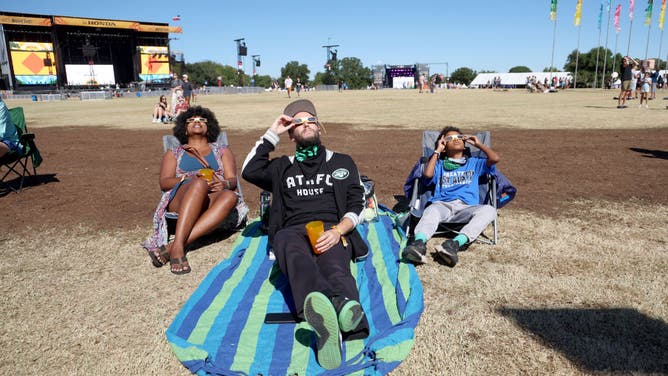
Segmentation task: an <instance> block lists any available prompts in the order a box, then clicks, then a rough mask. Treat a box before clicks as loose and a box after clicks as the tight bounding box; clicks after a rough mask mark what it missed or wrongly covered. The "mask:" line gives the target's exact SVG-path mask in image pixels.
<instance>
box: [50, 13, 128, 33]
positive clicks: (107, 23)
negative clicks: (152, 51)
mask: <svg viewBox="0 0 668 376" xmlns="http://www.w3.org/2000/svg"><path fill="white" fill-rule="evenodd" d="M53 21H54V22H55V23H56V25H67V26H87V27H102V28H111V29H132V30H139V29H140V24H139V22H134V21H117V20H100V19H95V18H76V17H62V16H59V17H53Z"/></svg>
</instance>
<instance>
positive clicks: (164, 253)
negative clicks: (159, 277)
mask: <svg viewBox="0 0 668 376" xmlns="http://www.w3.org/2000/svg"><path fill="white" fill-rule="evenodd" d="M148 256H149V257H150V258H151V262H152V263H153V266H155V267H156V268H159V267H162V266H165V264H167V260H169V251H168V250H167V247H165V246H164V245H161V246H160V248H159V249H154V250H151V251H149V252H148Z"/></svg>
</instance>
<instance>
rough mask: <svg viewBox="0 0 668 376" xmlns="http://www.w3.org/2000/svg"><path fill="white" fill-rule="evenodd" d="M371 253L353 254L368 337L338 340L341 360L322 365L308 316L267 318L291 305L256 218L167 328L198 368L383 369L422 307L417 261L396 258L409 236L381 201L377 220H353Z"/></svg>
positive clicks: (409, 339) (181, 355)
mask: <svg viewBox="0 0 668 376" xmlns="http://www.w3.org/2000/svg"><path fill="white" fill-rule="evenodd" d="M358 231H360V232H361V234H362V237H363V238H364V239H366V241H367V243H368V245H369V256H368V257H367V259H366V260H364V261H360V262H356V263H354V262H351V269H352V273H353V275H354V276H355V278H356V280H357V285H358V288H359V291H360V303H361V304H362V306H363V308H364V311H365V312H366V315H367V319H368V321H369V326H370V334H369V337H367V338H365V339H360V340H352V341H346V342H344V344H343V358H344V362H343V363H342V365H341V367H340V368H338V369H335V370H330V371H326V370H324V369H323V368H321V367H320V366H319V365H318V363H317V361H316V356H315V352H314V349H315V338H314V335H313V333H312V331H311V328H310V327H309V325H308V324H307V323H306V322H300V323H284V324H266V323H265V322H264V318H265V315H266V314H267V313H271V312H289V308H288V306H287V304H286V300H288V301H292V297H291V295H290V289H289V288H288V286H287V279H286V278H285V276H284V275H283V274H282V273H281V271H280V270H279V268H278V265H276V264H275V262H274V261H272V260H271V259H270V258H269V257H268V256H267V253H268V252H267V236H266V235H265V234H264V233H263V232H262V231H261V230H260V223H259V221H254V222H252V223H251V224H249V225H248V226H247V227H246V229H245V230H244V232H243V233H242V234H241V235H240V236H239V238H238V239H237V240H236V241H235V243H234V250H233V252H232V254H231V256H230V257H229V258H228V259H226V260H224V261H222V262H221V263H220V264H218V265H217V266H216V267H214V269H213V270H212V271H211V272H210V273H209V274H208V275H207V277H206V278H205V279H204V281H202V283H201V284H200V286H199V287H198V288H197V289H196V290H195V292H194V293H193V294H192V296H191V297H190V298H189V300H188V301H187V302H186V303H185V305H184V306H183V308H182V309H181V311H180V312H179V313H178V315H177V316H176V318H175V319H174V322H173V323H172V324H171V325H170V327H169V328H168V329H167V339H168V341H169V343H170V345H171V347H172V350H173V351H174V353H175V354H176V357H177V358H178V359H179V360H180V361H181V362H182V363H183V365H184V366H185V367H187V368H188V369H189V370H190V371H191V372H192V373H195V374H198V375H265V376H266V375H295V374H297V375H318V374H322V375H348V374H354V375H383V374H386V373H388V372H390V371H391V370H393V369H394V368H396V367H397V366H398V365H399V363H400V362H401V361H403V360H404V359H405V358H406V357H407V356H408V353H409V352H410V350H411V348H412V347H413V338H414V328H415V326H416V325H417V323H418V320H419V318H420V315H421V313H422V309H423V300H422V285H421V283H420V280H419V279H418V275H417V273H416V271H415V268H414V267H413V266H412V265H410V264H407V263H403V262H400V261H399V260H400V249H401V247H402V246H403V245H404V244H405V241H406V238H405V235H404V233H403V231H402V230H401V229H399V228H398V226H397V224H396V215H395V214H394V213H393V212H392V211H390V210H389V209H387V208H381V210H380V212H379V216H378V220H377V221H374V222H370V223H367V224H364V225H360V226H358Z"/></svg>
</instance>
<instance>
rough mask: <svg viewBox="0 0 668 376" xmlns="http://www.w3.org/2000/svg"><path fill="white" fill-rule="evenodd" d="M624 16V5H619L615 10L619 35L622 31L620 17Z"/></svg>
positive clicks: (616, 27) (616, 28)
mask: <svg viewBox="0 0 668 376" xmlns="http://www.w3.org/2000/svg"><path fill="white" fill-rule="evenodd" d="M663 1H666V0H663ZM621 14H622V4H617V8H616V9H615V30H616V31H617V33H619V32H620V31H622V28H621V27H619V16H620V15H621Z"/></svg>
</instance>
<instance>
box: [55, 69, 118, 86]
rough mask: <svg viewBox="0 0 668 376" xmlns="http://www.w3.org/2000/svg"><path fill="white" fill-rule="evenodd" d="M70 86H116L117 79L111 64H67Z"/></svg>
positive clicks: (66, 70)
mask: <svg viewBox="0 0 668 376" xmlns="http://www.w3.org/2000/svg"><path fill="white" fill-rule="evenodd" d="M65 73H66V74H67V84H68V85H82V86H83V85H91V86H95V85H114V84H116V78H115V75H114V66H113V65H111V64H65Z"/></svg>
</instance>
